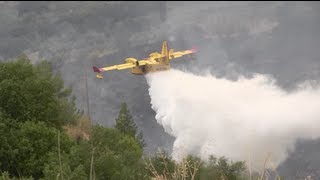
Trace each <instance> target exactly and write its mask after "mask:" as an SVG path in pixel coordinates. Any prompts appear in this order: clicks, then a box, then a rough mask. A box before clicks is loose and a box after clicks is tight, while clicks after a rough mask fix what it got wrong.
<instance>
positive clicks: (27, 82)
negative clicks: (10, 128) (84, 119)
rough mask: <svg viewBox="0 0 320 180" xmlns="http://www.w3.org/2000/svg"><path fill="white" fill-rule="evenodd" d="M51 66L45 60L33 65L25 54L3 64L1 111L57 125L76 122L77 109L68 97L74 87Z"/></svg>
mask: <svg viewBox="0 0 320 180" xmlns="http://www.w3.org/2000/svg"><path fill="white" fill-rule="evenodd" d="M50 67H51V65H50V63H48V62H46V61H44V62H41V63H40V64H37V65H36V66H34V67H33V66H32V65H31V64H30V60H29V59H27V58H26V57H25V56H22V57H20V58H19V59H18V60H17V61H16V62H9V63H2V64H0V109H1V110H2V112H4V113H5V114H7V115H8V116H10V117H11V118H12V119H14V120H16V121H19V122H25V121H43V122H45V123H46V124H47V125H49V126H52V127H56V128H61V127H62V125H64V124H65V123H67V122H70V121H74V120H75V118H76V111H75V110H76V108H75V105H74V103H73V102H71V103H70V102H69V101H68V99H67V97H68V96H69V95H70V93H71V90H70V89H64V88H63V81H62V80H61V78H60V77H59V76H57V75H53V74H52V72H51V68H50Z"/></svg>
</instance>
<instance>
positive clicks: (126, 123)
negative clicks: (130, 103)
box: [115, 103, 145, 148]
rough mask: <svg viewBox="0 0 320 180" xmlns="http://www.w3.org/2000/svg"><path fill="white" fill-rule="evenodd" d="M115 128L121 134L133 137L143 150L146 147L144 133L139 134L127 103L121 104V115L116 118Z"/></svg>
mask: <svg viewBox="0 0 320 180" xmlns="http://www.w3.org/2000/svg"><path fill="white" fill-rule="evenodd" d="M115 128H116V129H118V130H119V131H120V132H122V133H124V134H127V135H129V136H131V137H133V138H134V139H135V140H136V141H137V142H138V143H139V145H140V147H141V148H143V147H144V146H145V142H144V140H143V135H142V132H140V133H137V126H136V124H135V123H134V121H133V118H132V116H131V114H130V111H129V109H128V107H127V104H126V103H122V104H121V109H120V112H119V115H118V117H117V118H116V126H115Z"/></svg>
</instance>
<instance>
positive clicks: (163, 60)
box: [92, 41, 198, 79]
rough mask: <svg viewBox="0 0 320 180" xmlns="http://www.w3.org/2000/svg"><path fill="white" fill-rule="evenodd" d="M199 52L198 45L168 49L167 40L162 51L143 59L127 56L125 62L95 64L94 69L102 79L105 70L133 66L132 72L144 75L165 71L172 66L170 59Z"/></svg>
mask: <svg viewBox="0 0 320 180" xmlns="http://www.w3.org/2000/svg"><path fill="white" fill-rule="evenodd" d="M196 52H198V49H197V48H196V47H193V48H192V49H190V50H184V51H176V52H174V51H173V49H170V50H168V44H167V42H166V41H164V42H163V43H162V49H161V53H158V52H154V53H151V54H150V55H149V57H148V58H144V59H143V60H137V59H135V58H127V59H125V63H124V64H118V65H113V66H108V67H103V68H98V67H97V66H93V67H92V68H93V71H94V72H95V73H97V74H96V77H97V78H98V79H102V78H103V75H102V73H103V72H104V71H110V70H123V69H129V68H131V73H132V74H136V75H143V74H146V73H149V72H157V71H165V70H169V69H170V68H171V66H170V60H172V59H175V58H179V57H182V56H184V55H188V54H189V55H192V54H194V53H196Z"/></svg>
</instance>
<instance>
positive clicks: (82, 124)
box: [64, 116, 91, 141]
mask: <svg viewBox="0 0 320 180" xmlns="http://www.w3.org/2000/svg"><path fill="white" fill-rule="evenodd" d="M90 128H91V121H90V119H89V118H88V117H86V116H82V117H81V118H80V119H79V120H78V122H77V124H76V125H66V126H65V127H64V129H65V130H66V133H67V135H68V136H69V137H71V138H73V139H76V140H77V141H78V140H80V139H85V140H89V138H90Z"/></svg>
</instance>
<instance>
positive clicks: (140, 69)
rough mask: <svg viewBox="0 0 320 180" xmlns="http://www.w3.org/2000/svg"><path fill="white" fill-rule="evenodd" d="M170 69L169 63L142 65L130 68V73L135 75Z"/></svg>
mask: <svg viewBox="0 0 320 180" xmlns="http://www.w3.org/2000/svg"><path fill="white" fill-rule="evenodd" d="M169 69H170V64H168V65H166V64H155V65H144V66H137V67H133V68H131V73H132V74H136V75H144V74H147V73H149V72H157V71H166V70H169Z"/></svg>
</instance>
